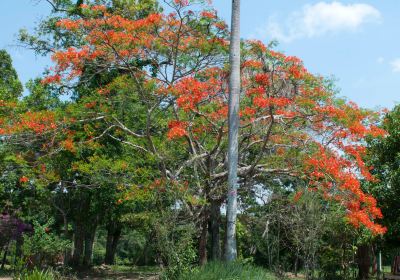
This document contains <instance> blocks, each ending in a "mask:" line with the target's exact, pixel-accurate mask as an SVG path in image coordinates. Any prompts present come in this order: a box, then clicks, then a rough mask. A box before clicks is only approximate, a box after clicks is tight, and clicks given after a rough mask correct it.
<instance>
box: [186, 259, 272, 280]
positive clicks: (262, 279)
mask: <svg viewBox="0 0 400 280" xmlns="http://www.w3.org/2000/svg"><path fill="white" fill-rule="evenodd" d="M194 279H196V280H242V279H249V280H275V279H276V278H275V277H274V275H273V274H271V273H269V272H268V271H266V270H264V269H262V268H259V267H255V266H252V265H245V264H241V263H229V264H227V263H222V262H211V263H208V264H207V265H205V266H203V267H200V268H198V269H196V270H195V271H194V272H191V273H188V274H186V275H183V276H181V277H180V278H179V279H178V280H194Z"/></svg>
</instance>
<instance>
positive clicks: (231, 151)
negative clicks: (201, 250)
mask: <svg viewBox="0 0 400 280" xmlns="http://www.w3.org/2000/svg"><path fill="white" fill-rule="evenodd" d="M231 28H232V30H231V39H230V42H231V43H230V57H229V62H230V67H231V69H230V71H231V73H230V78H229V90H230V94H229V144H228V195H227V199H228V202H227V208H226V211H227V212H226V245H225V258H226V260H227V261H232V260H235V259H236V257H237V248H236V215H237V189H238V179H237V166H238V135H239V101H240V100H239V99H240V0H232V23H231Z"/></svg>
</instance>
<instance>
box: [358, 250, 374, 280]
mask: <svg viewBox="0 0 400 280" xmlns="http://www.w3.org/2000/svg"><path fill="white" fill-rule="evenodd" d="M357 266H358V279H359V280H367V279H369V269H370V267H371V258H370V246H369V245H361V246H359V247H358V248H357Z"/></svg>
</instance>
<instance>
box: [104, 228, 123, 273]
mask: <svg viewBox="0 0 400 280" xmlns="http://www.w3.org/2000/svg"><path fill="white" fill-rule="evenodd" d="M121 233H122V227H121V226H120V225H117V224H116V223H114V222H110V223H109V224H108V225H107V243H106V255H105V257H104V263H105V264H108V265H111V264H114V263H115V254H116V252H117V246H118V242H119V239H120V237H121Z"/></svg>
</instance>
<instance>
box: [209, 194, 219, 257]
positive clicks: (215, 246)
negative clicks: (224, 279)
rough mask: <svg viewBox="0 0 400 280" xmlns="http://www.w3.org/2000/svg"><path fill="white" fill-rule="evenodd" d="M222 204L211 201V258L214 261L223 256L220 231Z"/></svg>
mask: <svg viewBox="0 0 400 280" xmlns="http://www.w3.org/2000/svg"><path fill="white" fill-rule="evenodd" d="M220 208H221V206H220V203H219V202H218V201H214V200H213V201H211V212H210V219H211V221H210V234H211V259H212V260H213V261H216V260H219V259H220V258H221V244H220V241H221V240H220V239H221V236H220V231H219V227H220V224H221V209H220Z"/></svg>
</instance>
